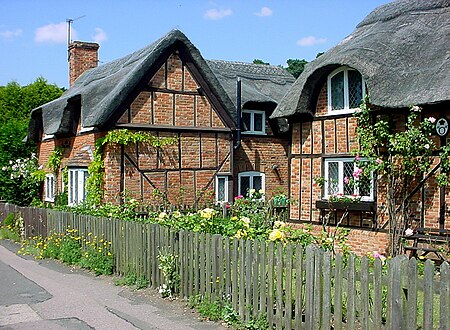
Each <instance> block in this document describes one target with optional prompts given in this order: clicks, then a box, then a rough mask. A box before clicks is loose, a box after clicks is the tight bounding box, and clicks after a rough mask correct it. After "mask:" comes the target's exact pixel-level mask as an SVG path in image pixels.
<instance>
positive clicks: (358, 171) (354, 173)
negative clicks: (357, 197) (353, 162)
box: [353, 168, 363, 180]
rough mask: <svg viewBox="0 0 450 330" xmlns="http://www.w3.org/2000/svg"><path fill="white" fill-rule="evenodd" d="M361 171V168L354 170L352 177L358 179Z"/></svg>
mask: <svg viewBox="0 0 450 330" xmlns="http://www.w3.org/2000/svg"><path fill="white" fill-rule="evenodd" d="M362 171H363V170H362V169H361V168H357V169H356V170H355V172H353V177H354V178H355V179H356V180H358V179H359V176H360V175H361V173H362Z"/></svg>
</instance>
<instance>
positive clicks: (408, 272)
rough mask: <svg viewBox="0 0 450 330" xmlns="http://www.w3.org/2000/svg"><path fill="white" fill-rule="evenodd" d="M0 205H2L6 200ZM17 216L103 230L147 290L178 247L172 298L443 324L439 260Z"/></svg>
mask: <svg viewBox="0 0 450 330" xmlns="http://www.w3.org/2000/svg"><path fill="white" fill-rule="evenodd" d="M0 205H1V204H0ZM0 211H1V212H2V213H5V212H7V211H5V206H4V205H1V206H0ZM16 211H17V209H16ZM44 213H45V214H46V215H45V216H44V215H43V214H44ZM23 216H24V219H25V217H26V216H35V217H38V218H39V219H44V218H45V219H46V221H47V222H46V227H45V228H46V230H47V233H48V232H49V231H50V230H53V231H56V232H64V231H65V230H66V229H67V228H75V229H77V230H79V232H80V234H81V235H87V234H88V233H92V235H97V236H98V237H101V236H102V235H103V237H104V238H105V239H107V240H109V241H111V242H112V252H113V254H114V256H115V269H116V272H117V273H118V274H128V273H135V274H137V275H144V276H145V277H146V278H147V279H148V280H149V281H150V285H151V287H153V288H158V287H160V286H161V285H162V284H164V283H165V279H164V276H163V274H162V273H161V271H160V270H159V268H158V256H159V255H160V254H167V253H169V254H172V255H175V256H176V258H177V271H178V274H179V275H180V283H179V292H177V293H178V295H179V296H181V297H183V298H189V297H192V296H197V295H200V296H202V297H206V298H210V299H212V300H215V299H221V300H228V301H229V302H230V303H231V305H232V306H233V308H234V310H235V311H236V312H237V313H238V314H239V316H240V318H241V319H242V320H244V321H250V320H251V319H254V318H258V317H260V316H265V317H266V318H267V321H268V324H269V325H270V327H269V328H275V329H450V304H449V302H450V267H449V264H448V263H446V262H444V263H443V264H441V265H440V267H439V268H436V267H435V265H434V264H433V263H432V262H431V261H426V262H425V263H422V262H419V263H418V261H417V260H415V259H408V258H407V257H406V256H399V257H396V258H394V259H391V260H389V261H387V264H385V265H383V264H382V262H381V260H380V259H376V260H375V261H374V262H372V261H370V260H369V259H368V258H366V257H363V258H359V257H356V256H355V255H350V256H349V257H348V258H347V259H346V260H344V258H343V257H342V256H341V255H336V256H332V255H331V254H330V253H329V252H324V251H323V250H321V249H319V248H317V247H314V246H309V247H307V248H303V247H302V246H301V245H296V244H282V243H274V242H266V241H251V240H244V239H230V238H227V237H222V236H219V235H209V234H204V233H195V232H188V231H179V232H175V231H172V230H170V229H169V228H166V227H162V226H160V225H157V224H150V223H147V224H143V223H137V222H124V221H121V220H115V219H106V218H98V217H91V216H84V215H76V214H72V213H65V212H58V211H54V210H40V211H33V212H32V211H28V213H27V215H25V213H24V214H23ZM0 220H1V218H0ZM33 221H36V220H32V219H25V222H26V223H28V222H29V223H33ZM38 221H41V220H38ZM41 228H43V226H41Z"/></svg>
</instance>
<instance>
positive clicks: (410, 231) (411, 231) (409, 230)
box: [405, 228, 414, 236]
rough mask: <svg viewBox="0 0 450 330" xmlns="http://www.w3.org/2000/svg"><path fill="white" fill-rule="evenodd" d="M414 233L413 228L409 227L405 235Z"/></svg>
mask: <svg viewBox="0 0 450 330" xmlns="http://www.w3.org/2000/svg"><path fill="white" fill-rule="evenodd" d="M413 234H414V230H412V229H411V228H407V229H406V230H405V236H412V235H413Z"/></svg>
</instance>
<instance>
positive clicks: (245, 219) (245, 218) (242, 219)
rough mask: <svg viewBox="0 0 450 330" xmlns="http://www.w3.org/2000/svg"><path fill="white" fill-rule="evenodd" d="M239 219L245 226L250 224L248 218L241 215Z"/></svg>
mask: <svg viewBox="0 0 450 330" xmlns="http://www.w3.org/2000/svg"><path fill="white" fill-rule="evenodd" d="M241 221H242V222H243V223H244V226H246V227H247V228H248V227H249V226H250V218H248V217H242V218H241Z"/></svg>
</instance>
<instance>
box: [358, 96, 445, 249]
mask: <svg viewBox="0 0 450 330" xmlns="http://www.w3.org/2000/svg"><path fill="white" fill-rule="evenodd" d="M399 116H400V115H399ZM404 116H405V121H404V124H403V125H399V123H401V122H402V121H401V120H400V118H396V119H392V114H375V113H374V112H373V111H371V108H370V104H369V102H368V99H367V98H366V99H365V101H364V102H363V104H362V105H361V110H360V111H359V112H357V113H355V117H356V118H357V120H358V127H357V136H358V141H359V144H360V150H359V151H358V154H359V156H361V157H364V158H365V159H367V161H364V162H361V163H360V164H358V167H360V168H362V172H363V173H362V177H368V176H370V173H376V174H377V175H378V178H379V179H380V181H379V184H378V187H379V192H380V190H382V194H380V193H379V195H384V196H385V198H386V206H387V208H386V210H387V218H388V225H389V233H390V242H389V253H390V255H391V256H396V255H398V254H400V253H402V252H403V251H402V244H401V243H402V242H401V240H402V236H403V235H404V233H405V231H406V230H407V229H408V228H409V226H411V221H410V215H412V214H413V212H414V210H412V209H410V205H411V202H412V201H413V197H414V195H415V192H417V191H418V190H419V189H420V188H421V187H422V186H423V185H424V184H425V183H426V182H427V179H428V178H429V177H430V176H431V175H432V174H433V173H434V172H435V171H437V168H438V167H436V166H435V167H434V168H433V169H431V167H432V165H433V164H435V161H436V158H438V159H439V165H438V166H439V167H440V173H439V174H438V175H437V176H436V179H437V182H438V184H439V185H440V186H445V185H447V184H448V183H449V182H448V174H449V173H450V161H449V155H450V146H444V147H441V148H438V147H437V146H436V144H435V143H434V140H433V138H432V131H433V129H434V123H435V121H436V119H435V118H434V117H428V118H425V119H423V120H420V117H421V108H419V107H417V106H413V107H411V109H410V110H409V111H408V112H407V113H406V114H405V115H404ZM395 123H397V125H395Z"/></svg>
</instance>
